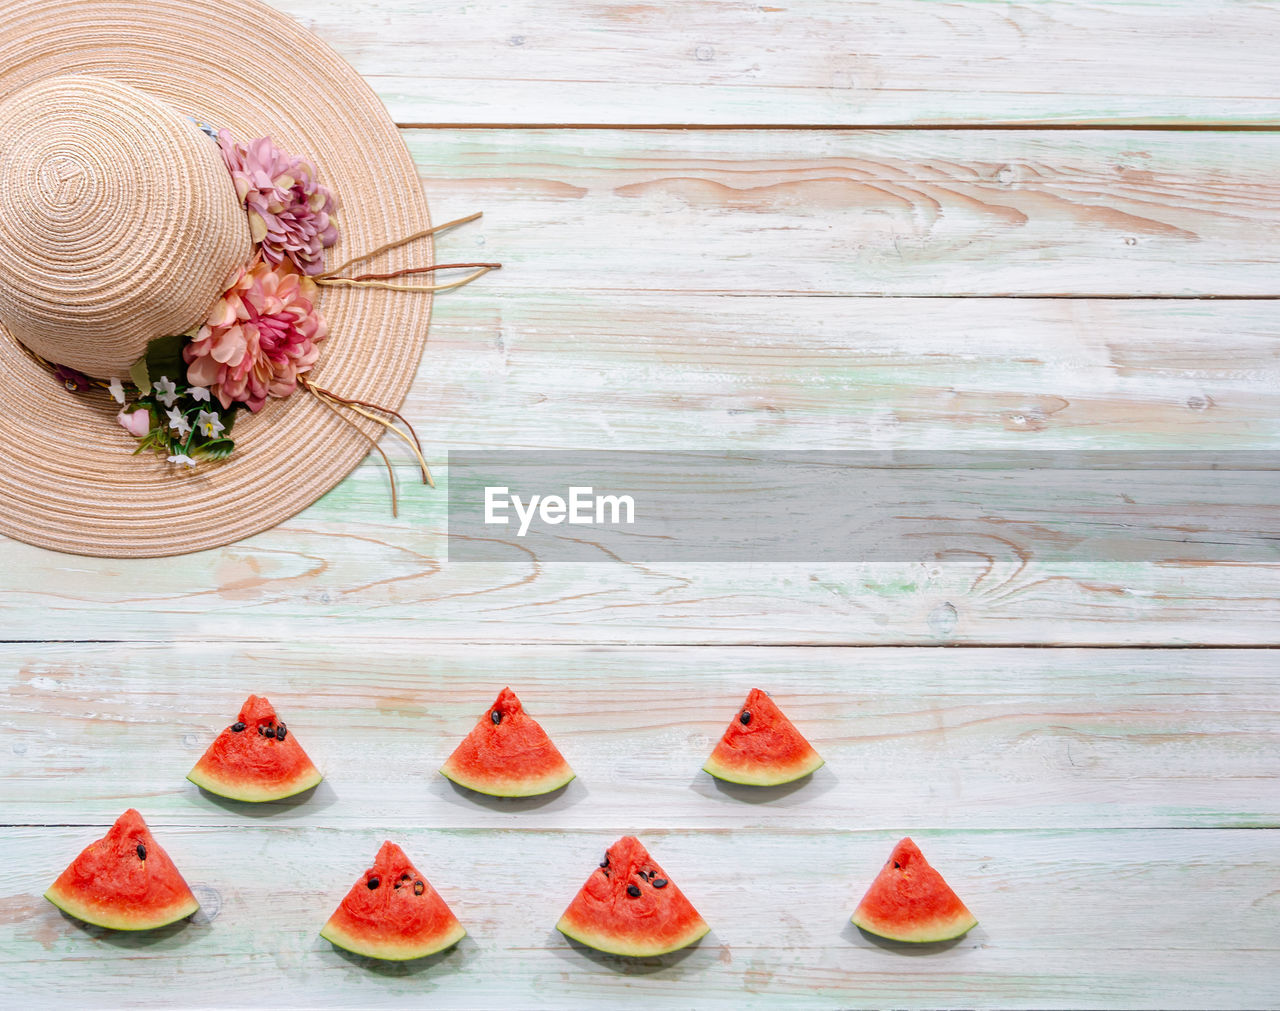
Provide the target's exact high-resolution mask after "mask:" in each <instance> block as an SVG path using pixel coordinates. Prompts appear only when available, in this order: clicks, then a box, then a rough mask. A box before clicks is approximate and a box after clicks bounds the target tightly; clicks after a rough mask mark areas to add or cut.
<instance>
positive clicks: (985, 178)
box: [405, 130, 1280, 313]
mask: <svg viewBox="0 0 1280 1011" xmlns="http://www.w3.org/2000/svg"><path fill="white" fill-rule="evenodd" d="M584 137H589V141H584ZM405 139H406V140H407V142H408V144H409V148H410V150H411V151H412V153H413V155H414V160H415V161H416V162H417V164H418V165H419V167H420V175H421V178H422V182H423V186H424V187H425V189H426V192H427V195H428V198H429V199H430V200H431V201H432V206H433V214H435V215H437V216H439V215H441V214H444V215H445V217H443V218H442V219H441V220H448V218H449V217H451V216H453V212H454V211H457V212H459V213H461V212H469V211H475V210H483V211H484V212H485V218H484V220H483V221H482V222H481V223H480V224H478V225H473V226H468V227H467V228H465V229H460V230H458V231H456V232H454V233H452V234H450V235H448V236H447V237H445V238H444V239H443V240H442V242H441V245H440V249H441V251H442V254H445V253H447V254H448V255H449V256H454V255H457V256H458V257H459V259H462V260H465V261H471V260H487V259H494V258H496V259H500V260H501V261H502V262H503V263H504V264H505V267H504V269H503V270H502V271H500V272H497V273H494V274H492V275H490V276H489V277H486V278H485V280H484V282H482V283H483V288H482V290H483V291H486V292H488V293H489V294H490V295H491V297H492V296H494V295H501V294H507V293H512V294H514V293H517V292H520V293H526V292H537V293H539V294H546V293H558V292H566V293H568V292H573V293H579V292H582V293H585V292H607V293H612V294H614V295H615V296H616V297H617V298H618V300H619V301H620V302H625V301H626V300H628V299H629V298H630V297H631V296H633V295H635V294H640V293H647V292H662V293H665V294H672V293H677V292H680V293H684V292H690V293H703V294H720V293H724V294H735V295H746V294H751V295H758V294H764V295H774V294H776V295H798V294H801V295H925V296H930V297H938V296H952V295H964V296H975V295H1020V296H1028V295H1054V296H1058V295H1072V296H1082V295H1115V296H1126V297H1133V296H1141V295H1160V296H1205V295H1232V296H1251V297H1256V296H1268V297H1275V296H1276V295H1280V274H1278V273H1277V271H1276V269H1275V262H1276V260H1277V259H1280V181H1278V179H1280V133H1272V132H1266V133H1239V132H1229V131H1206V132H1197V133H1158V132H1152V131H1141V130H1121V131H1105V132H1097V131H1036V130H1016V131H1007V130H1006V131H999V130H994V131H993V130H943V131H938V130H910V131H849V130H830V131H820V132H815V131H785V130H784V131H750V130H718V131H698V130H603V131H591V132H590V133H589V134H584V133H582V132H580V131H574V130H427V131H417V130H411V131H406V133H405ZM831 311H832V312H833V313H838V312H839V311H840V310H839V309H838V308H837V307H834V306H833V307H832V308H831Z"/></svg>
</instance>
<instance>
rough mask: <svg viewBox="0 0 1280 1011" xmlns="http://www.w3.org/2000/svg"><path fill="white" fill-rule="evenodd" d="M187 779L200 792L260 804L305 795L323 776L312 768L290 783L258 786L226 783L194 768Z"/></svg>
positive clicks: (283, 782) (198, 768) (215, 776)
mask: <svg viewBox="0 0 1280 1011" xmlns="http://www.w3.org/2000/svg"><path fill="white" fill-rule="evenodd" d="M187 779H189V780H190V781H191V782H193V783H195V784H196V786H198V787H200V789H202V790H208V791H209V792H210V793H212V794H216V795H217V796H219V797H226V798H227V799H228V800H240V801H244V802H245V803H248V804H261V803H265V802H267V801H272V800H287V799H288V798H290V797H296V796H297V795H298V794H300V793H306V792H307V791H308V790H311V789H313V788H315V787H317V786H319V785H320V783H322V782H323V781H324V776H323V775H321V773H320V770H319V769H316V768H315V767H312V768H311V770H310V771H309V772H303V773H300V774H299V775H298V776H296V777H295V778H293V779H292V780H290V781H281V782H280V783H279V784H278V785H273V786H258V785H256V784H251V783H243V782H241V783H232V782H227V781H225V780H223V779H222V778H220V777H219V776H217V774H216V773H214V772H212V771H211V770H208V769H202V768H200V767H198V766H197V767H196V768H194V769H192V770H191V771H190V772H189V773H187Z"/></svg>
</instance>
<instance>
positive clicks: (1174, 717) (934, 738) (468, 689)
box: [0, 625, 1280, 831]
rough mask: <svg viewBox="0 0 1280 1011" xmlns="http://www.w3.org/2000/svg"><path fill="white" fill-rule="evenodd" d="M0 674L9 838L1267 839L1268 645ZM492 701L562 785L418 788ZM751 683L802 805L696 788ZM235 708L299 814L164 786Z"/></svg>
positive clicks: (187, 652)
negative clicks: (235, 832)
mask: <svg viewBox="0 0 1280 1011" xmlns="http://www.w3.org/2000/svg"><path fill="white" fill-rule="evenodd" d="M368 627H369V626H367V625H366V626H364V629H367V628H368ZM362 630H363V629H361V630H358V631H362ZM0 665H2V666H3V669H5V670H7V671H12V672H13V673H12V674H10V675H8V676H7V677H6V679H5V681H6V683H5V693H4V699H5V701H4V703H3V704H2V706H0V753H4V754H6V755H7V756H9V758H8V761H7V762H6V763H5V765H4V768H3V771H0V792H2V793H3V795H4V796H5V798H6V803H5V808H4V812H3V818H4V819H5V820H6V821H7V822H10V823H13V822H18V823H26V824H36V825H40V824H71V823H75V824H80V823H85V822H90V823H96V822H101V821H104V820H105V821H109V820H110V819H111V818H113V817H114V816H115V815H116V814H118V813H119V809H120V808H121V805H122V804H123V803H132V804H136V805H137V806H138V807H140V808H145V809H146V810H147V811H148V812H151V813H153V814H154V815H155V816H156V817H159V818H161V819H163V820H164V821H165V822H166V823H167V824H183V825H197V826H205V827H209V826H216V825H237V824H241V823H242V822H243V819H244V817H245V815H246V814H253V815H255V816H257V815H262V814H264V813H265V814H267V815H269V816H271V817H273V818H274V820H276V821H277V822H279V821H284V822H287V823H288V824H290V825H293V826H310V827H316V828H321V827H334V826H340V827H343V828H349V829H355V828H359V827H362V826H367V825H379V826H383V827H384V828H385V829H386V830H387V831H390V830H391V829H392V828H395V829H397V830H400V829H406V828H409V827H412V826H416V825H422V824H424V820H425V823H426V824H429V825H436V826H448V827H450V828H463V827H465V828H494V829H498V828H502V827H506V826H511V825H512V824H515V823H516V822H519V823H520V824H526V823H530V822H531V823H533V824H536V825H537V826H539V827H541V828H548V829H550V828H555V829H563V830H565V831H578V830H583V829H589V828H593V827H596V826H599V825H601V824H618V825H625V824H626V823H627V822H628V821H630V820H631V819H633V818H635V817H637V814H636V812H644V813H645V814H644V817H648V818H653V817H657V814H656V813H657V812H660V813H661V816H660V819H659V821H658V822H657V823H656V824H661V825H662V826H664V827H667V828H681V829H733V828H752V829H756V828H759V829H769V830H777V831H784V830H791V829H794V830H801V829H811V830H814V831H818V830H823V829H841V830H853V829H868V828H877V829H880V828H883V829H894V830H902V831H915V830H918V829H929V828H963V829H996V828H1030V827H1042V828H1086V827H1090V828H1092V827H1097V828H1113V827H1129V826H1146V827H1157V826H1168V827H1179V826H1194V827H1263V826H1276V825H1280V770H1277V768H1276V766H1275V762H1274V761H1273V760H1272V758H1271V755H1272V753H1273V749H1272V746H1271V745H1272V742H1274V740H1275V739H1276V736H1277V734H1280V686H1277V684H1276V682H1275V678H1274V669H1275V655H1274V653H1272V652H1271V651H1265V650H1243V651H1216V650H1181V651H1180V650H1106V651H1102V652H1098V651H1091V650H1026V649H1012V650H1007V649H1006V650H985V649H976V650H940V649H857V650H853V649H804V650H797V649H794V648H792V649H785V648H784V649H728V650H719V651H711V650H706V649H697V648H694V649H690V648H681V649H673V648H663V647H651V648H644V649H636V648H632V649H587V648H531V647H528V646H507V647H494V646H484V645H465V646H456V645H454V646H450V645H440V644H434V643H429V642H425V641H416V642H413V641H405V642H400V643H394V644H386V645H382V644H373V643H369V642H367V641H360V640H356V641H345V642H333V643H330V644H327V645H323V646H315V645H308V644H305V643H301V642H300V643H289V642H288V641H285V642H276V643H270V644H264V645H261V646H250V645H230V644H223V643H219V642H216V641H215V642H202V643H191V644H187V645H136V646H133V647H131V648H130V649H128V650H127V651H122V650H121V649H120V648H119V647H117V646H105V645H85V646H68V645H53V644H46V645H38V646H5V647H3V648H0ZM197 672H198V675H197ZM505 684H511V685H512V686H514V688H515V690H516V691H517V693H518V694H520V695H521V697H522V698H523V700H524V702H525V705H526V706H527V707H528V708H529V710H530V711H531V712H532V713H533V714H534V715H535V717H536V718H538V719H540V720H541V721H542V722H543V724H544V726H545V727H546V729H547V732H548V733H549V734H551V736H552V738H553V740H555V741H556V743H557V745H558V746H559V747H560V749H561V751H562V752H563V753H564V754H565V755H566V757H567V758H568V759H569V761H570V763H571V764H572V765H573V766H574V768H575V769H576V771H577V772H578V773H579V779H578V780H577V781H575V782H574V783H572V784H571V785H570V786H569V787H568V788H567V789H566V790H565V791H564V792H562V793H561V794H559V795H557V796H555V797H553V798H548V799H543V800H537V801H518V802H512V801H494V800H489V799H485V798H480V797H477V796H476V795H473V794H470V793H468V792H466V791H463V790H460V789H458V788H455V787H454V786H453V785H452V784H450V783H449V782H447V781H446V780H445V779H444V778H443V777H442V776H439V775H437V774H436V770H437V769H438V768H439V766H440V765H441V764H442V763H443V761H444V759H445V758H447V757H448V755H449V753H450V752H451V751H452V750H453V748H454V747H455V746H456V744H457V742H458V741H460V740H461V739H462V737H463V736H464V735H465V734H466V733H467V732H468V731H469V730H470V729H471V727H472V726H473V725H474V724H475V721H476V720H477V719H478V718H479V717H480V716H481V715H482V714H483V713H484V711H485V707H486V706H488V705H490V704H491V703H492V702H493V699H494V697H495V696H496V695H497V693H498V691H499V689H500V688H502V686H503V685H505ZM755 686H758V687H763V688H765V689H766V690H768V691H770V692H772V694H773V695H774V697H775V698H776V699H777V700H778V702H779V704H780V705H781V706H782V707H783V708H784V710H785V711H786V712H787V713H788V715H789V716H790V717H791V718H792V719H793V720H794V721H795V722H796V723H797V725H799V726H800V727H801V728H802V730H803V732H804V733H805V734H806V735H807V736H809V737H810V739H811V740H812V742H813V744H814V746H815V747H816V748H817V749H818V751H819V753H820V754H822V755H823V757H824V758H825V759H826V760H827V766H826V767H825V768H823V769H821V770H819V771H818V772H817V773H816V774H815V775H814V777H813V779H812V780H811V781H809V782H807V783H805V784H803V785H802V786H800V787H799V788H791V787H788V788H782V789H778V790H766V791H759V790H751V789H746V788H737V787H732V786H726V785H720V784H718V783H717V782H716V781H714V780H712V779H711V777H709V776H708V775H706V774H705V773H703V772H701V771H700V770H701V766H702V763H703V762H704V761H705V760H706V758H707V755H709V754H710V752H711V749H712V747H713V746H714V744H715V742H716V741H717V740H718V739H719V736H720V735H721V734H722V733H723V732H724V728H725V726H726V725H727V724H728V722H729V720H730V719H731V718H732V716H733V715H734V714H735V713H736V707H737V706H739V705H740V704H741V702H742V699H743V698H744V697H745V696H746V693H747V691H748V689H749V688H751V687H755ZM251 691H255V692H261V693H265V694H267V695H268V696H269V697H270V698H271V699H272V700H273V701H274V702H275V703H276V705H277V706H278V707H279V709H280V712H281V717H282V718H283V719H284V720H285V721H286V722H287V723H288V724H289V726H290V728H291V730H292V731H293V733H294V734H295V736H296V737H297V738H298V740H299V741H301V742H302V743H303V745H304V746H305V747H306V748H307V750H308V753H309V754H310V755H311V756H312V758H313V759H314V760H315V761H316V762H317V763H318V764H319V765H320V766H321V768H322V769H323V770H325V771H326V772H327V773H328V777H329V778H328V779H327V780H326V782H325V783H324V784H323V785H322V786H321V787H320V788H319V791H318V793H317V794H316V795H315V796H314V797H313V798H311V799H310V800H307V801H305V802H303V803H296V802H292V801H291V802H287V803H282V804H278V805H269V806H266V807H255V808H252V809H251V810H249V809H247V808H246V807H245V806H244V805H238V804H233V803H229V802H223V801H220V800H218V799H217V798H213V797H211V796H209V795H207V794H204V793H202V792H201V791H199V790H197V789H196V788H195V787H194V786H192V785H191V784H190V783H188V782H187V781H186V780H185V779H184V778H183V777H184V776H185V775H186V773H187V772H188V771H189V770H190V768H191V766H192V765H194V764H195V761H196V760H197V759H198V758H199V756H200V755H201V754H202V753H203V751H204V749H205V748H206V747H207V746H208V744H209V742H210V741H212V740H213V737H214V736H215V735H216V734H217V733H218V732H219V731H220V730H221V729H222V728H224V727H226V726H227V725H228V724H229V723H230V722H232V720H233V719H234V717H235V713H236V711H237V710H238V708H239V706H240V704H241V702H243V700H244V698H245V696H247V695H248V694H249V693H250V692H251ZM759 801H765V802H763V803H759ZM513 819H515V820H516V822H513Z"/></svg>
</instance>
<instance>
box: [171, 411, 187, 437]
mask: <svg viewBox="0 0 1280 1011" xmlns="http://www.w3.org/2000/svg"><path fill="white" fill-rule="evenodd" d="M169 427H170V428H172V429H173V430H174V431H175V432H177V433H178V434H179V435H181V436H183V437H184V438H185V437H186V436H187V435H188V434H189V433H190V431H191V422H189V421H188V420H187V416H186V415H185V414H183V413H182V412H181V411H180V410H178V409H177V408H176V407H170V408H169Z"/></svg>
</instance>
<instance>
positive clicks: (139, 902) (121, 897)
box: [44, 808, 200, 931]
mask: <svg viewBox="0 0 1280 1011" xmlns="http://www.w3.org/2000/svg"><path fill="white" fill-rule="evenodd" d="M139 847H141V852H140V851H139ZM143 853H145V857H144V856H143V855H142V854H143ZM44 897H45V898H46V899H48V900H49V901H50V902H52V903H53V904H54V905H55V906H57V907H58V908H59V909H61V910H62V911H63V912H65V913H67V914H68V915H70V916H74V917H76V919H79V920H83V921H84V922H86V923H91V924H94V925H95V926H98V927H107V928H109V929H111V930H131V931H132V930H154V929H156V928H157V927H166V926H168V925H169V924H171V923H176V922H177V921H179V920H181V919H184V918H185V917H188V916H190V915H191V914H192V913H194V912H195V911H196V910H197V909H199V908H200V904H199V903H198V902H197V901H196V897H195V896H194V895H193V894H192V893H191V889H190V888H189V887H188V886H187V883H186V881H184V880H183V878H182V875H181V874H180V873H179V872H178V868H177V867H175V866H174V864H173V861H172V860H171V859H170V858H169V854H167V853H166V852H165V851H164V849H163V848H162V847H161V846H160V844H159V843H158V842H156V841H155V838H154V837H153V836H152V835H151V832H150V830H148V828H147V824H146V822H145V821H143V819H142V815H140V814H139V813H138V812H137V811H135V810H134V809H133V808H130V809H129V810H127V811H125V812H124V814H122V815H121V816H120V817H119V818H117V819H116V821H115V824H113V825H112V826H111V828H110V830H108V832H107V834H106V835H105V836H103V837H102V838H101V839H98V840H97V841H95V842H92V843H90V844H89V845H88V846H86V847H85V848H84V850H82V851H81V853H80V855H79V856H77V857H76V858H75V859H74V860H73V861H71V863H70V864H69V865H68V866H67V868H66V869H65V870H64V871H63V872H62V873H61V874H60V875H59V876H58V879H57V880H56V881H55V882H54V883H53V884H52V885H50V886H49V889H48V890H47V891H46V892H45V893H44Z"/></svg>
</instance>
